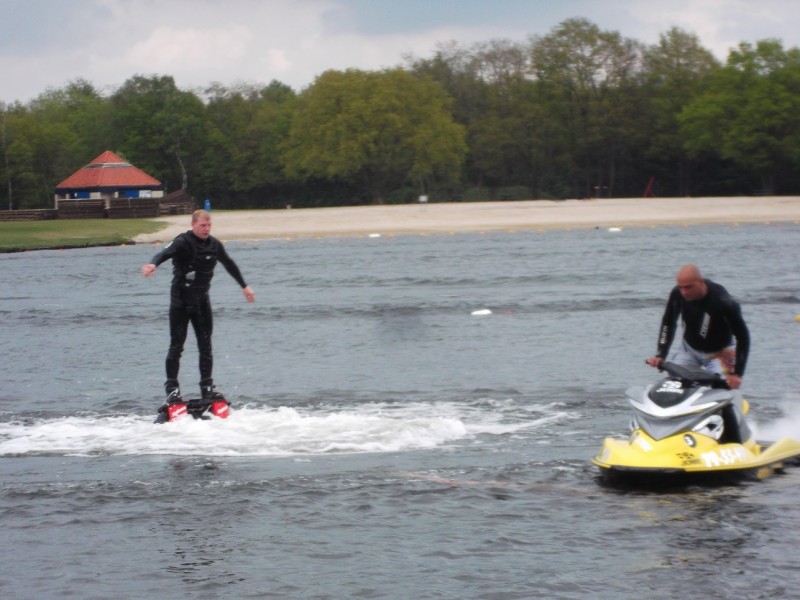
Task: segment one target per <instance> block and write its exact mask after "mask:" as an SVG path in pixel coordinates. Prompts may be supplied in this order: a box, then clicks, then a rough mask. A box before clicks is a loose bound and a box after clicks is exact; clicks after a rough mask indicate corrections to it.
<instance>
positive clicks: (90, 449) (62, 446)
mask: <svg viewBox="0 0 800 600" xmlns="http://www.w3.org/2000/svg"><path fill="white" fill-rule="evenodd" d="M488 408H489V410H487V407H484V408H482V409H481V408H477V407H475V406H474V405H471V404H467V403H437V404H434V405H431V404H427V403H412V404H409V405H402V406H398V405H391V404H383V403H374V404H369V405H364V406H361V407H359V408H357V409H354V410H347V411H341V410H339V411H331V410H330V408H323V409H317V410H313V411H301V410H297V409H294V408H289V407H285V406H282V407H279V408H277V409H272V408H265V407H243V408H239V409H237V410H234V411H232V414H231V416H230V417H229V418H228V419H224V420H223V419H217V418H212V419H210V420H194V419H191V418H188V417H187V418H183V419H180V420H178V421H175V422H171V423H164V424H162V425H155V424H154V423H153V418H152V416H149V415H148V416H141V415H128V416H92V415H88V416H67V417H62V418H55V419H53V418H49V419H46V418H43V419H37V420H34V421H32V422H31V421H29V420H25V421H19V420H12V421H8V422H4V423H0V456H30V455H45V456H46V455H50V456H53V455H55V456H59V455H67V456H88V455H159V454H168V455H182V456H191V455H203V456H293V455H309V454H326V453H336V452H347V453H359V452H402V451H408V450H417V449H422V448H436V447H439V446H443V445H446V444H449V443H455V442H470V441H471V440H475V439H476V438H477V437H478V436H482V435H489V436H503V435H508V434H513V433H516V432H519V431H524V430H534V429H536V428H539V427H542V426H546V425H547V424H549V423H553V422H556V421H559V420H561V419H563V418H564V417H565V416H566V413H564V412H563V411H561V410H559V409H558V408H557V407H550V408H544V409H542V410H540V411H539V414H538V415H537V416H535V417H534V418H531V417H530V416H528V417H527V418H526V419H525V420H524V421H523V420H514V421H509V420H508V419H507V417H506V416H505V415H504V412H503V410H502V408H503V407H502V406H498V407H495V408H500V409H501V410H494V409H493V408H492V405H491V404H490V405H489V406H488ZM540 408H541V407H540Z"/></svg>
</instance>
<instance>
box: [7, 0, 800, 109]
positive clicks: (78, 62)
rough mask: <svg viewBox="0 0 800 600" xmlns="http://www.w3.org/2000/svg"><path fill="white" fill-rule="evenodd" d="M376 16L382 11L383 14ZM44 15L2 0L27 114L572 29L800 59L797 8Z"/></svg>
mask: <svg viewBox="0 0 800 600" xmlns="http://www.w3.org/2000/svg"><path fill="white" fill-rule="evenodd" d="M382 2H383V3H384V8H385V10H379V9H380V8H381V4H380V3H382ZM438 2H442V4H441V5H439V4H437V3H438ZM48 5H49V2H45V1H44V0H27V1H26V2H20V1H19V0H0V14H4V16H5V17H6V20H7V21H8V23H4V26H5V27H6V28H7V31H8V33H7V35H5V37H2V38H0V81H2V82H3V87H2V89H0V101H12V100H17V99H18V100H21V101H23V102H24V101H27V100H29V99H31V98H32V97H34V96H36V95H38V94H39V93H41V92H43V91H44V90H45V89H46V88H48V87H61V86H63V85H65V84H66V83H67V82H69V81H71V80H74V79H76V78H79V77H82V78H84V79H87V80H88V81H90V82H91V83H93V84H94V85H95V86H96V87H98V88H99V89H104V90H107V89H111V88H114V87H117V86H119V85H121V84H122V83H124V82H125V81H126V80H127V79H129V78H130V77H132V76H134V75H137V74H139V75H146V76H147V75H171V76H173V77H174V78H175V80H176V83H177V85H178V86H179V87H182V88H185V89H189V88H197V87H203V86H205V85H208V84H210V83H212V82H220V83H222V84H235V83H238V82H243V81H244V82H252V83H263V84H266V83H269V82H270V81H272V80H273V79H277V80H279V81H281V82H283V83H285V84H287V85H289V86H291V87H292V88H294V89H295V90H300V89H302V88H304V87H306V86H308V85H310V84H311V83H312V82H313V80H314V79H315V78H316V77H317V76H318V75H320V74H322V73H323V72H324V71H326V70H329V69H347V68H360V69H368V70H371V69H381V68H385V67H393V66H396V65H398V64H402V63H403V57H404V56H405V55H408V54H412V55H414V56H416V57H429V56H431V55H432V53H433V52H434V50H435V48H436V46H437V45H438V44H441V43H446V42H449V41H451V40H455V41H457V42H459V43H462V44H464V45H470V44H472V43H475V42H484V41H489V40H491V39H495V38H508V39H511V40H514V41H519V42H522V41H524V40H525V39H527V37H528V36H529V35H532V34H538V35H543V34H547V33H548V32H550V30H551V29H552V28H553V27H555V26H556V25H558V24H559V23H560V22H562V21H563V20H565V19H567V18H570V17H575V16H583V17H586V18H588V19H589V20H591V21H593V22H595V23H597V24H598V26H600V27H601V28H602V29H606V30H613V31H619V32H620V33H622V34H623V35H624V36H626V37H631V38H634V39H638V40H640V41H642V42H645V43H655V42H657V40H658V35H659V34H660V33H663V32H665V31H667V30H668V29H669V28H670V27H672V26H678V27H681V28H683V29H685V30H687V31H690V32H693V33H695V34H697V35H698V37H699V38H700V41H701V43H702V44H703V45H704V46H706V47H707V48H709V49H711V50H712V51H713V52H714V53H715V54H716V55H717V56H718V57H719V58H720V59H723V60H724V59H725V57H726V56H727V53H728V51H729V49H730V48H732V47H734V46H736V45H737V44H738V43H739V42H741V41H745V40H746V41H755V40H758V39H763V38H766V37H777V38H779V39H782V40H783V41H784V45H785V46H786V47H791V46H797V45H800V31H799V30H798V28H797V27H796V26H795V24H796V23H797V22H798V21H799V20H800V3H797V2H796V1H795V0H758V1H757V2H756V1H751V0H614V1H610V2H597V1H595V0H592V1H587V0H564V1H563V2H531V1H529V0H524V1H523V0H503V1H501V2H495V3H492V5H491V9H487V4H486V2H485V1H484V0H459V1H458V2H449V1H448V2H447V3H445V2H444V0H428V1H427V2H401V1H400V0H371V2H369V3H365V2H363V1H362V0H227V1H226V2H225V3H220V2H218V1H216V0H70V2H65V3H57V7H58V10H47V6H48ZM376 6H377V7H378V8H377V9H376V8H375V7H376ZM365 7H368V8H369V10H367V9H366V8H365ZM445 8H447V10H446V9H445ZM370 19H374V21H372V20H370Z"/></svg>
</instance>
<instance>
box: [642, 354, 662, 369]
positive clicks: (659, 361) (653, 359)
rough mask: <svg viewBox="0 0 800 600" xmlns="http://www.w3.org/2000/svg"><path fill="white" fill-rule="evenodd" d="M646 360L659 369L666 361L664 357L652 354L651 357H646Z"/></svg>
mask: <svg viewBox="0 0 800 600" xmlns="http://www.w3.org/2000/svg"><path fill="white" fill-rule="evenodd" d="M644 362H646V363H647V364H648V365H650V366H651V367H655V368H656V369H658V368H659V367H660V366H661V364H662V363H663V362H664V359H663V358H661V357H660V356H651V357H650V358H646V359H645V361H644Z"/></svg>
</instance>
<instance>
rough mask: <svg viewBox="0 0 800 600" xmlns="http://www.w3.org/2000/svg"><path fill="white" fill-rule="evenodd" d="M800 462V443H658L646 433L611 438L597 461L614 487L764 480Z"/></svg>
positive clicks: (697, 437)
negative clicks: (662, 482) (649, 482)
mask: <svg viewBox="0 0 800 600" xmlns="http://www.w3.org/2000/svg"><path fill="white" fill-rule="evenodd" d="M798 461H800V442H798V441H797V440H793V439H788V438H783V439H781V440H778V441H777V442H774V443H772V444H763V443H759V442H756V441H755V440H753V439H750V440H748V441H746V442H743V443H741V444H740V443H727V444H720V443H718V442H717V441H716V440H714V439H713V438H710V437H707V436H705V435H702V434H698V433H696V432H684V433H680V434H677V435H674V436H671V437H669V438H665V439H662V440H655V439H653V438H652V437H650V436H649V435H647V433H646V432H644V431H642V430H636V431H634V432H633V433H632V434H631V435H630V437H629V438H628V439H616V438H606V439H605V440H604V442H603V445H602V447H601V448H600V451H599V453H598V454H597V456H596V457H595V458H593V459H592V463H594V464H595V465H596V466H597V467H599V468H600V472H601V474H602V475H603V476H605V477H606V478H608V479H609V480H613V481H625V480H628V481H634V480H637V479H640V480H643V479H646V480H653V479H658V478H662V479H665V480H667V479H669V480H677V479H691V480H693V481H702V480H704V479H705V480H708V481H719V480H731V479H742V478H745V479H764V478H766V477H769V476H770V475H772V474H774V473H776V472H779V471H781V470H782V469H783V467H784V464H786V463H795V462H798Z"/></svg>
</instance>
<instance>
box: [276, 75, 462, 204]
mask: <svg viewBox="0 0 800 600" xmlns="http://www.w3.org/2000/svg"><path fill="white" fill-rule="evenodd" d="M450 102H451V101H450V98H449V97H448V96H447V94H446V93H445V92H444V90H443V89H442V88H441V87H440V86H439V85H438V84H436V83H435V82H433V81H431V80H430V79H425V78H418V77H414V76H413V75H412V74H410V73H408V72H407V71H404V70H402V69H391V70H385V71H380V72H365V71H359V70H348V71H344V72H341V71H327V72H325V73H323V74H322V75H320V76H319V77H318V78H317V79H316V80H315V81H314V83H313V84H312V85H311V86H310V87H309V88H308V89H306V90H305V91H304V92H303V93H301V94H300V96H299V97H298V103H297V109H296V111H295V113H294V116H293V119H292V125H291V130H290V134H289V139H288V140H287V143H286V145H285V153H284V164H285V167H286V171H287V174H288V175H289V176H292V177H298V178H309V177H322V178H325V179H328V180H359V181H361V182H363V187H364V190H365V192H366V193H367V194H368V196H369V197H370V198H371V200H372V202H374V203H382V202H384V200H385V198H386V195H387V193H388V192H390V191H392V190H395V189H398V188H400V187H402V186H404V185H415V186H417V189H419V191H420V192H426V191H428V189H429V188H430V186H432V185H439V184H443V183H445V182H448V181H450V180H452V179H454V178H457V177H458V174H459V169H460V167H461V164H462V162H463V157H464V153H465V151H466V145H465V141H464V130H463V128H462V127H461V126H460V125H458V124H456V123H455V122H454V121H453V118H452V116H451V113H450V112H449V107H450Z"/></svg>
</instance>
